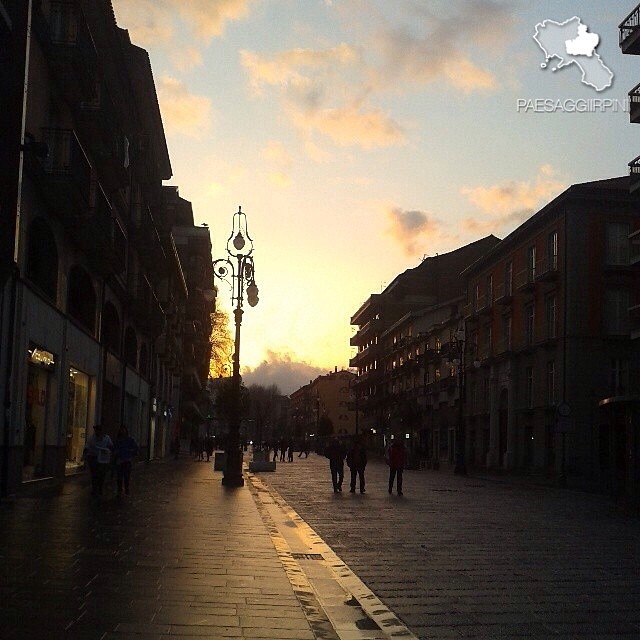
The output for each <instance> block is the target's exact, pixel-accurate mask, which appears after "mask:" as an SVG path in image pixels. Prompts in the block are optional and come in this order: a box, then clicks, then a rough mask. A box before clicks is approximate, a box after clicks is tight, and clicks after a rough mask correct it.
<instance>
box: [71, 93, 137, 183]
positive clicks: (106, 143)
mask: <svg viewBox="0 0 640 640" xmlns="http://www.w3.org/2000/svg"><path fill="white" fill-rule="evenodd" d="M101 93H102V92H101V90H100V87H99V86H98V88H97V89H96V97H95V99H93V100H91V101H83V102H82V104H81V108H80V111H79V114H78V119H77V121H78V125H79V129H80V130H81V132H82V133H83V140H86V144H87V147H88V149H89V150H90V152H91V155H92V159H93V161H94V164H95V166H96V169H97V171H98V174H99V176H100V181H101V182H103V183H104V184H105V186H106V187H107V188H108V191H109V192H110V193H111V192H114V191H116V190H118V189H121V188H123V187H126V186H127V185H128V182H129V175H128V172H129V169H128V167H127V166H125V165H126V164H127V155H128V154H129V153H130V151H129V149H128V148H127V147H128V144H129V143H128V140H126V138H125V136H124V135H123V134H122V133H121V132H120V127H119V126H118V122H117V118H116V116H115V108H114V107H113V105H112V103H111V102H110V101H109V100H108V99H107V98H106V97H104V96H102V95H101Z"/></svg>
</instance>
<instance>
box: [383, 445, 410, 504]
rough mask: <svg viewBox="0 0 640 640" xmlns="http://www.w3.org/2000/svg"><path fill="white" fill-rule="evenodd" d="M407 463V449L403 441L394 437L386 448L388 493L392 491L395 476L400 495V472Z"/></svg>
mask: <svg viewBox="0 0 640 640" xmlns="http://www.w3.org/2000/svg"><path fill="white" fill-rule="evenodd" d="M406 463H407V451H406V449H405V448H404V442H402V440H401V439H400V438H395V439H394V440H393V441H392V442H391V445H390V446H389V449H388V450H387V464H388V465H389V493H393V482H394V480H395V479H396V478H397V489H398V495H399V496H401V495H402V472H403V471H404V467H405V465H406Z"/></svg>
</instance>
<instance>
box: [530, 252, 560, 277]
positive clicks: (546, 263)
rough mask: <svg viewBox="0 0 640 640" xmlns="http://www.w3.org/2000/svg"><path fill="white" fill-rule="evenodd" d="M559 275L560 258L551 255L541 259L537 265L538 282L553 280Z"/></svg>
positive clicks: (536, 275)
mask: <svg viewBox="0 0 640 640" xmlns="http://www.w3.org/2000/svg"><path fill="white" fill-rule="evenodd" d="M557 275H558V256H557V255H550V256H545V257H544V258H541V259H540V260H538V262H537V263H536V270H535V278H536V280H553V279H555V278H556V276H557Z"/></svg>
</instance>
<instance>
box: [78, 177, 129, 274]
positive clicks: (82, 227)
mask: <svg viewBox="0 0 640 640" xmlns="http://www.w3.org/2000/svg"><path fill="white" fill-rule="evenodd" d="M92 191H93V193H92V198H91V200H92V203H91V204H92V206H91V208H90V209H89V211H88V213H87V214H86V215H85V216H81V217H78V218H76V220H75V223H74V224H73V225H72V226H70V227H69V231H70V233H71V235H72V236H73V238H74V239H75V241H76V242H77V244H78V245H79V246H80V247H81V248H82V249H83V250H84V251H86V253H87V257H88V258H89V260H90V262H91V263H92V264H93V266H94V268H95V269H96V270H97V271H98V272H99V273H101V274H103V275H105V276H106V275H111V274H121V273H122V272H123V271H124V270H125V267H126V259H127V238H126V236H125V233H124V231H123V229H122V227H121V226H120V223H119V222H118V220H117V219H116V217H115V216H114V214H113V210H112V208H111V203H110V202H109V199H108V198H107V196H106V194H105V193H104V191H103V189H102V187H101V186H100V184H98V183H94V185H93V189H92Z"/></svg>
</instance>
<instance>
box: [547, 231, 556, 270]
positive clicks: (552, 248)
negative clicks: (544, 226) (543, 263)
mask: <svg viewBox="0 0 640 640" xmlns="http://www.w3.org/2000/svg"><path fill="white" fill-rule="evenodd" d="M547 259H548V262H547V268H548V269H549V270H551V271H556V270H557V268H558V232H557V231H552V232H551V233H550V234H549V238H548V240H547Z"/></svg>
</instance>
